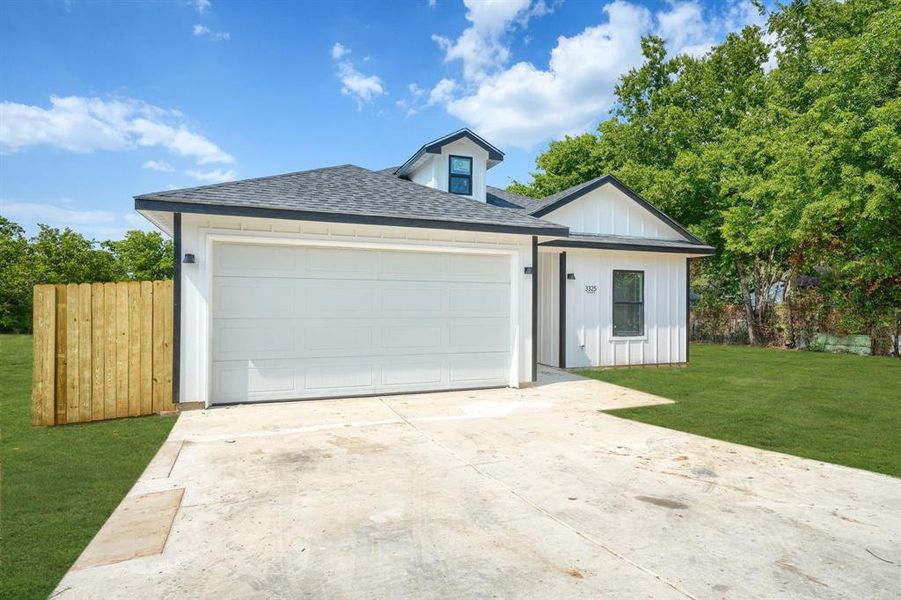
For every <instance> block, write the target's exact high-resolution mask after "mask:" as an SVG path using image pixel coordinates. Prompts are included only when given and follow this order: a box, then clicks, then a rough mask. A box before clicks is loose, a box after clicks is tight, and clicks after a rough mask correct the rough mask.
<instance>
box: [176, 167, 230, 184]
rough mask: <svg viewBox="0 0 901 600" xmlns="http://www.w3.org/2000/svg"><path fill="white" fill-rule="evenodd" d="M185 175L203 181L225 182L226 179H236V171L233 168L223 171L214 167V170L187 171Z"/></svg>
mask: <svg viewBox="0 0 901 600" xmlns="http://www.w3.org/2000/svg"><path fill="white" fill-rule="evenodd" d="M185 175H188V176H189V177H193V178H194V179H196V180H197V181H200V182H203V183H223V182H225V181H234V180H235V172H234V171H233V170H232V169H229V170H228V171H223V170H222V169H213V170H212V171H192V170H190V169H189V170H187V171H185Z"/></svg>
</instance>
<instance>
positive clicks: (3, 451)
mask: <svg viewBox="0 0 901 600" xmlns="http://www.w3.org/2000/svg"><path fill="white" fill-rule="evenodd" d="M174 424H175V418H174V417H158V416H152V417H140V418H135V419H123V420H119V421H105V422H99V423H87V424H84V425H65V426H61V427H32V426H31V336H25V335H0V436H2V437H0V468H2V473H0V598H16V599H26V598H46V597H47V595H48V594H49V593H50V592H51V591H52V590H53V588H54V586H55V585H56V584H57V582H58V581H59V580H60V578H61V577H62V576H63V574H64V573H65V572H66V570H68V568H69V567H70V566H71V565H72V563H73V562H74V561H75V559H76V558H78V555H79V554H80V553H81V551H82V550H83V549H84V547H85V546H86V545H87V543H88V542H89V541H90V540H91V538H92V537H93V536H94V534H95V533H96V532H97V530H98V529H99V528H100V526H101V525H102V524H103V522H104V521H105V520H106V518H107V517H108V516H109V515H110V513H111V512H112V511H113V509H114V508H115V507H116V505H117V504H119V501H120V500H121V499H122V498H123V497H124V496H125V494H126V492H128V490H129V488H130V487H131V486H132V484H134V482H135V480H136V479H137V478H138V476H139V475H140V474H141V471H143V470H144V467H146V466H147V463H148V462H149V461H150V459H151V457H153V455H154V454H155V453H156V451H157V449H158V448H159V447H160V444H162V442H163V441H164V440H165V439H166V436H167V435H168V434H169V430H170V429H171V428H172V425H174Z"/></svg>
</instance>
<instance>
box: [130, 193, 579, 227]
mask: <svg viewBox="0 0 901 600" xmlns="http://www.w3.org/2000/svg"><path fill="white" fill-rule="evenodd" d="M134 201H135V210H137V211H148V210H156V211H164V212H178V213H189V214H205V215H221V216H233V217H255V218H263V219H285V220H291V221H316V222H326V223H350V224H359V225H385V226H393V227H415V228H419V229H450V230H455V231H479V232H486V233H512V234H516V235H538V236H551V237H557V236H564V237H565V236H567V235H569V228H567V227H563V226H555V227H548V226H544V227H541V226H535V227H531V226H528V225H504V224H501V223H477V222H469V221H444V220H439V219H420V218H412V217H395V216H388V215H365V214H349V213H332V212H317V211H309V210H291V209H283V208H264V207H255V206H225V205H221V204H202V203H196V202H182V201H178V200H160V199H156V198H152V197H148V196H135V198H134Z"/></svg>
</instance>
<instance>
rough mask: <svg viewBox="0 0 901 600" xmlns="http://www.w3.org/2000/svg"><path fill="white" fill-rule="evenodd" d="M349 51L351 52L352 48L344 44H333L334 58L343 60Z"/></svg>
mask: <svg viewBox="0 0 901 600" xmlns="http://www.w3.org/2000/svg"><path fill="white" fill-rule="evenodd" d="M348 52H350V50H348V49H347V48H345V47H344V44H342V43H341V42H335V45H334V46H332V60H341V59H342V58H344V55H346V54H347V53H348Z"/></svg>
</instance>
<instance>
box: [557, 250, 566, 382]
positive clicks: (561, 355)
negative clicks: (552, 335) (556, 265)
mask: <svg viewBox="0 0 901 600" xmlns="http://www.w3.org/2000/svg"><path fill="white" fill-rule="evenodd" d="M558 279H559V280H560V284H559V285H560V302H559V307H558V310H559V313H560V314H559V319H560V321H559V327H558V329H559V331H558V334H557V337H558V344H559V346H558V349H557V355H558V356H557V366H559V367H560V368H561V369H565V368H566V252H561V253H560V273H559V277H558Z"/></svg>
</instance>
